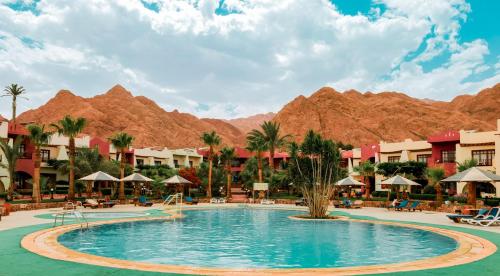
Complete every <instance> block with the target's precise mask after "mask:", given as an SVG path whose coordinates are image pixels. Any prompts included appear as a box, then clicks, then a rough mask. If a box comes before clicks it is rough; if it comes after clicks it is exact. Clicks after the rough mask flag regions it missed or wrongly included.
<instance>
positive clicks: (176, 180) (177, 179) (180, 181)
mask: <svg viewBox="0 0 500 276" xmlns="http://www.w3.org/2000/svg"><path fill="white" fill-rule="evenodd" d="M162 183H165V185H171V184H173V185H182V186H183V189H182V190H184V184H193V182H191V181H189V180H187V179H185V178H184V177H182V176H180V175H174V176H172V177H170V178H169V179H166V180H163V181H162ZM188 190H189V189H188ZM188 192H190V191H188ZM190 195H191V194H190Z"/></svg>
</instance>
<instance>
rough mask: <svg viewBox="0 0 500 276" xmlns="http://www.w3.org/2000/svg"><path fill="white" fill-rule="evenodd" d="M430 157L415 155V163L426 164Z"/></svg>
mask: <svg viewBox="0 0 500 276" xmlns="http://www.w3.org/2000/svg"><path fill="white" fill-rule="evenodd" d="M430 157H431V155H430V154H417V162H420V163H425V164H427V161H428V160H429V158H430Z"/></svg>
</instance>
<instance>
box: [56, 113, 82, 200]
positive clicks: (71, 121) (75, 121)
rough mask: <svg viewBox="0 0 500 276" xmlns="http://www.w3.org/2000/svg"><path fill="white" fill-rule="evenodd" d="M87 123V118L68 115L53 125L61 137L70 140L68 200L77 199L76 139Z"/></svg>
mask: <svg viewBox="0 0 500 276" xmlns="http://www.w3.org/2000/svg"><path fill="white" fill-rule="evenodd" d="M86 123H87V121H86V120H85V118H72V117H71V116H69V115H67V116H65V117H64V118H63V119H62V120H60V121H59V122H58V123H57V124H51V126H52V127H54V128H55V129H56V130H57V133H59V135H63V136H67V137H68V138H69V190H68V199H69V200H73V199H75V155H76V146H75V138H76V136H77V135H78V134H80V133H81V132H82V131H83V129H84V128H85V125H86Z"/></svg>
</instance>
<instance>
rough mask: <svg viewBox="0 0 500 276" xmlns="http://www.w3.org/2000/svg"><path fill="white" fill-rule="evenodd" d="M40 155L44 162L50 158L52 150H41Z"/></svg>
mask: <svg viewBox="0 0 500 276" xmlns="http://www.w3.org/2000/svg"><path fill="white" fill-rule="evenodd" d="M40 156H41V157H42V162H47V161H49V159H50V150H44V149H43V150H40Z"/></svg>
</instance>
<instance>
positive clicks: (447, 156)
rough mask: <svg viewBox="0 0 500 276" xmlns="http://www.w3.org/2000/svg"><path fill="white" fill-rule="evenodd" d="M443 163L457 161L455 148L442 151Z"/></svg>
mask: <svg viewBox="0 0 500 276" xmlns="http://www.w3.org/2000/svg"><path fill="white" fill-rule="evenodd" d="M441 163H455V151H454V150H443V151H441Z"/></svg>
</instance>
